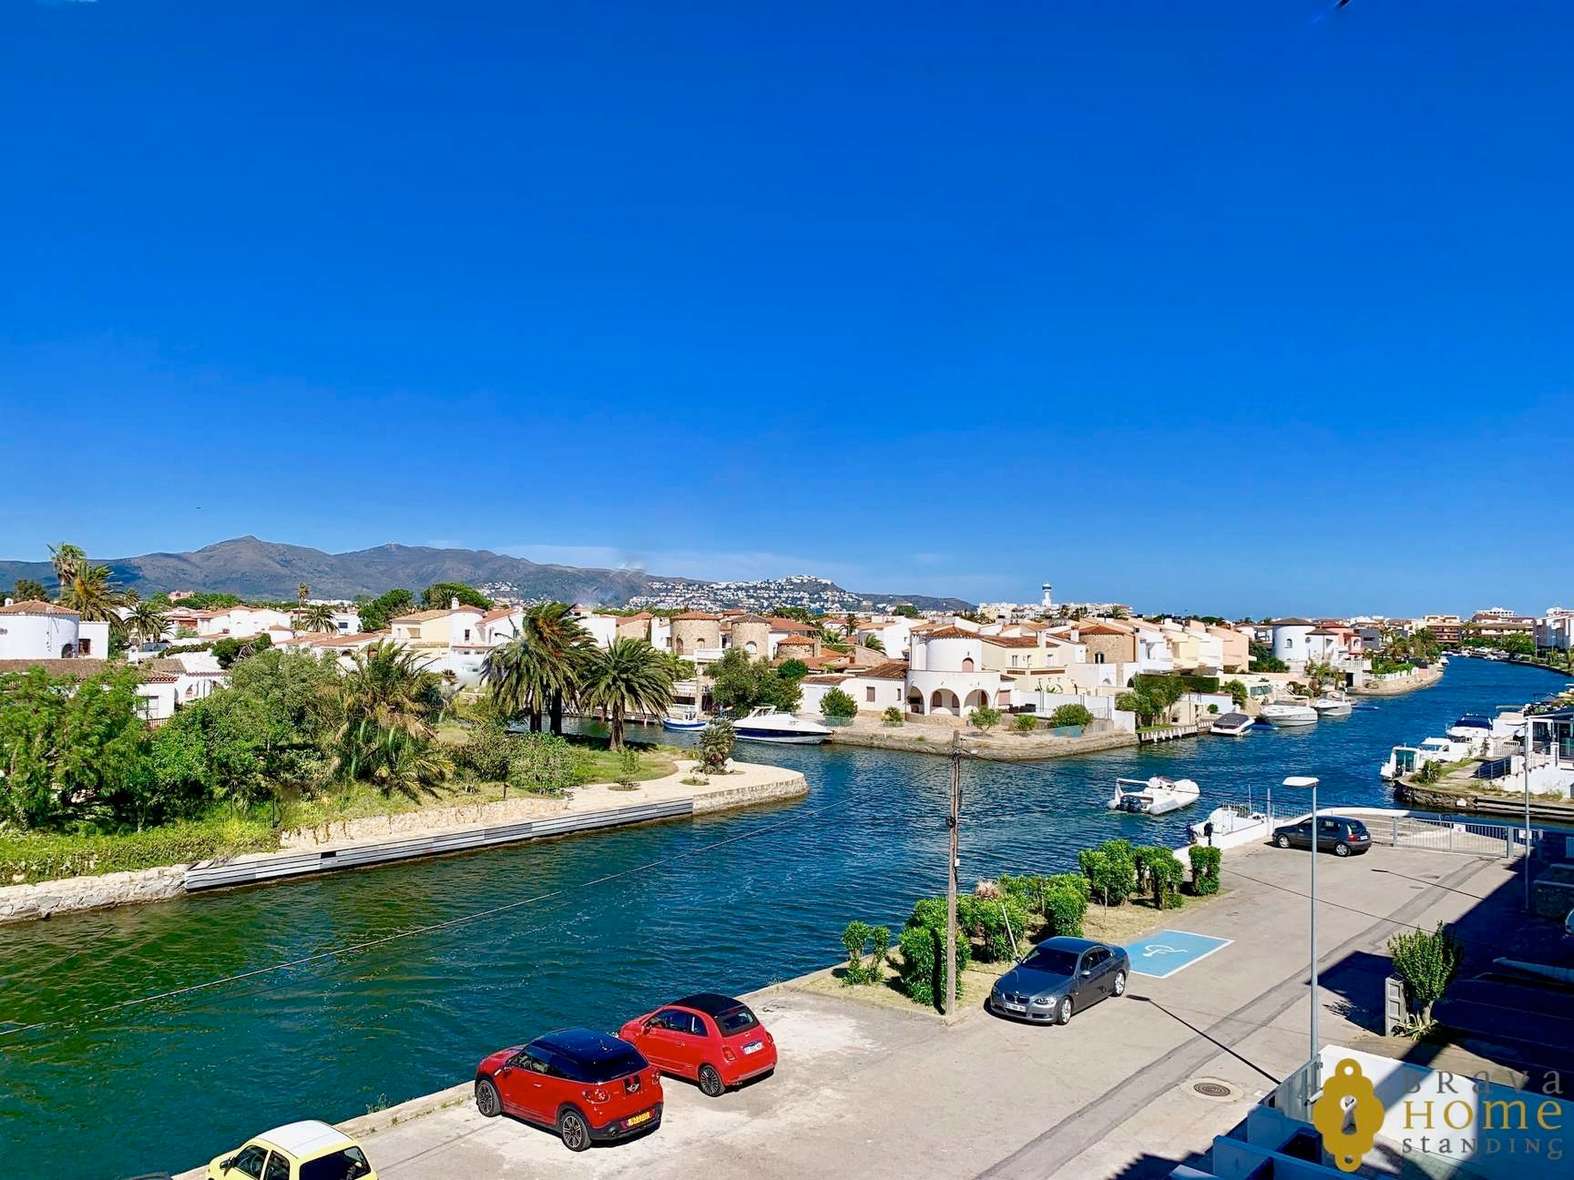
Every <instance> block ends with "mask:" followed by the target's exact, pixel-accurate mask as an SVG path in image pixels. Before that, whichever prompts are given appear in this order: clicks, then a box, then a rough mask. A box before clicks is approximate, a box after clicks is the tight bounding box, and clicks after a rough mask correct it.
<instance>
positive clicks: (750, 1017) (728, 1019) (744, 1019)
mask: <svg viewBox="0 0 1574 1180" xmlns="http://www.w3.org/2000/svg"><path fill="white" fill-rule="evenodd" d="M758 1023H759V1021H758V1020H756V1019H755V1018H754V1013H753V1012H750V1011H749V1010H748V1009H747V1008H734V1009H733V1010H732V1011H731V1012H723V1013H722V1014H721V1015H720V1016H718V1017H716V1026H717V1027H718V1028H720V1029H721V1035H722V1036H724V1037H730V1036H733V1035H735V1034H737V1033H741V1032H744V1031H745V1030H747V1029H751V1028H753V1027H754V1026H755V1025H757V1024H758Z"/></svg>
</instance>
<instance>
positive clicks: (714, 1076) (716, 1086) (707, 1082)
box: [700, 1065, 727, 1098]
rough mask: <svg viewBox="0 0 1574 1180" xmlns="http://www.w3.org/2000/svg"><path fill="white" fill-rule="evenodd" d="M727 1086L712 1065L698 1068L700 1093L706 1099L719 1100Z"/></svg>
mask: <svg viewBox="0 0 1574 1180" xmlns="http://www.w3.org/2000/svg"><path fill="white" fill-rule="evenodd" d="M726 1089H727V1086H726V1084H725V1083H724V1082H723V1081H722V1080H721V1074H719V1073H717V1072H716V1067H715V1066H713V1065H702V1066H700V1093H701V1094H703V1095H705V1097H707V1098H720V1097H721V1096H722V1094H723V1093H724V1092H725V1091H726Z"/></svg>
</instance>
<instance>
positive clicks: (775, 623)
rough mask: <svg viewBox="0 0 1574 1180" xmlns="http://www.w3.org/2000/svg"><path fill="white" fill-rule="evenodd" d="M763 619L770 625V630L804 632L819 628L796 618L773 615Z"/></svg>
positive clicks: (811, 631)
mask: <svg viewBox="0 0 1574 1180" xmlns="http://www.w3.org/2000/svg"><path fill="white" fill-rule="evenodd" d="M765 621H766V622H768V623H769V624H770V625H771V630H772V631H792V632H796V633H799V634H802V633H805V632H808V633H813V632H815V631H818V630H819V628H818V627H815V626H812V625H811V624H809V623H800V622H799V621H798V620H797V619H783V618H778V617H777V616H775V615H772V616H770V617H768V618H767V619H766V620H765Z"/></svg>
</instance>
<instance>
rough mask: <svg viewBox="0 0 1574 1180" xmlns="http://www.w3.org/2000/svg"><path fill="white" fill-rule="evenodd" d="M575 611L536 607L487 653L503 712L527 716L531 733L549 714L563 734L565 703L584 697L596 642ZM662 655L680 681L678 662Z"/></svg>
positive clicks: (491, 687) (488, 675)
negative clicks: (583, 685)
mask: <svg viewBox="0 0 1574 1180" xmlns="http://www.w3.org/2000/svg"><path fill="white" fill-rule="evenodd" d="M572 611H573V608H572V607H570V606H569V605H568V604H567V603H562V602H549V603H544V604H542V605H540V606H534V607H531V608H530V609H529V610H527V611H526V612H525V614H524V617H523V618H522V619H521V620H520V625H519V629H518V631H517V632H516V633H515V635H514V637H513V638H512V639H510V640H509V641H508V642H507V643H505V644H503V646H502V647H498V648H494V649H493V650H492V651H490V652H488V653H487V656H486V659H485V661H484V662H483V664H482V668H481V676H482V680H483V681H484V682H485V684H486V685H487V687H488V691H489V692H490V693H491V696H492V700H493V701H494V702H495V704H496V705H497V708H498V710H499V712H501V713H502V714H503V715H504V716H505V717H518V716H521V715H524V716H528V717H529V720H530V731H531V732H532V733H539V732H540V731H541V727H542V717H543V715H544V714H549V715H550V718H551V728H552V732H553V733H555V734H559V735H561V734H562V732H563V709H564V706H565V704H566V703H567V702H570V701H573V700H575V699H576V698H577V697H578V696H579V692H580V687H581V683H582V681H583V678H584V675H585V670H586V668H587V667H588V666H589V662H590V658H591V654H592V648H593V646H594V645H593V643H592V641H591V638H590V635H589V634H588V633H587V632H586V631H585V629H584V627H583V626H582V625H581V624H580V622H579V620H578V619H576V618H575V617H574V615H573V613H572ZM647 646H648V645H647ZM652 650H654V649H652ZM658 654H659V655H661V656H662V658H663V659H664V660H665V662H666V664H667V673H668V675H669V676H670V677H671V678H672V679H674V680H675V679H676V677H677V669H676V664H675V662H674V661H673V660H672V658H671V657H670V655H668V654H667V653H658Z"/></svg>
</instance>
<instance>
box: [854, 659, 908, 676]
mask: <svg viewBox="0 0 1574 1180" xmlns="http://www.w3.org/2000/svg"><path fill="white" fill-rule="evenodd" d="M858 675H860V676H862V677H864V678H865V679H866V680H906V679H907V661H906V660H887V661H886V662H885V663H883V664H876V665H875V666H874V667H873V668H863V669H861V670H860V671H859V673H858Z"/></svg>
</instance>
